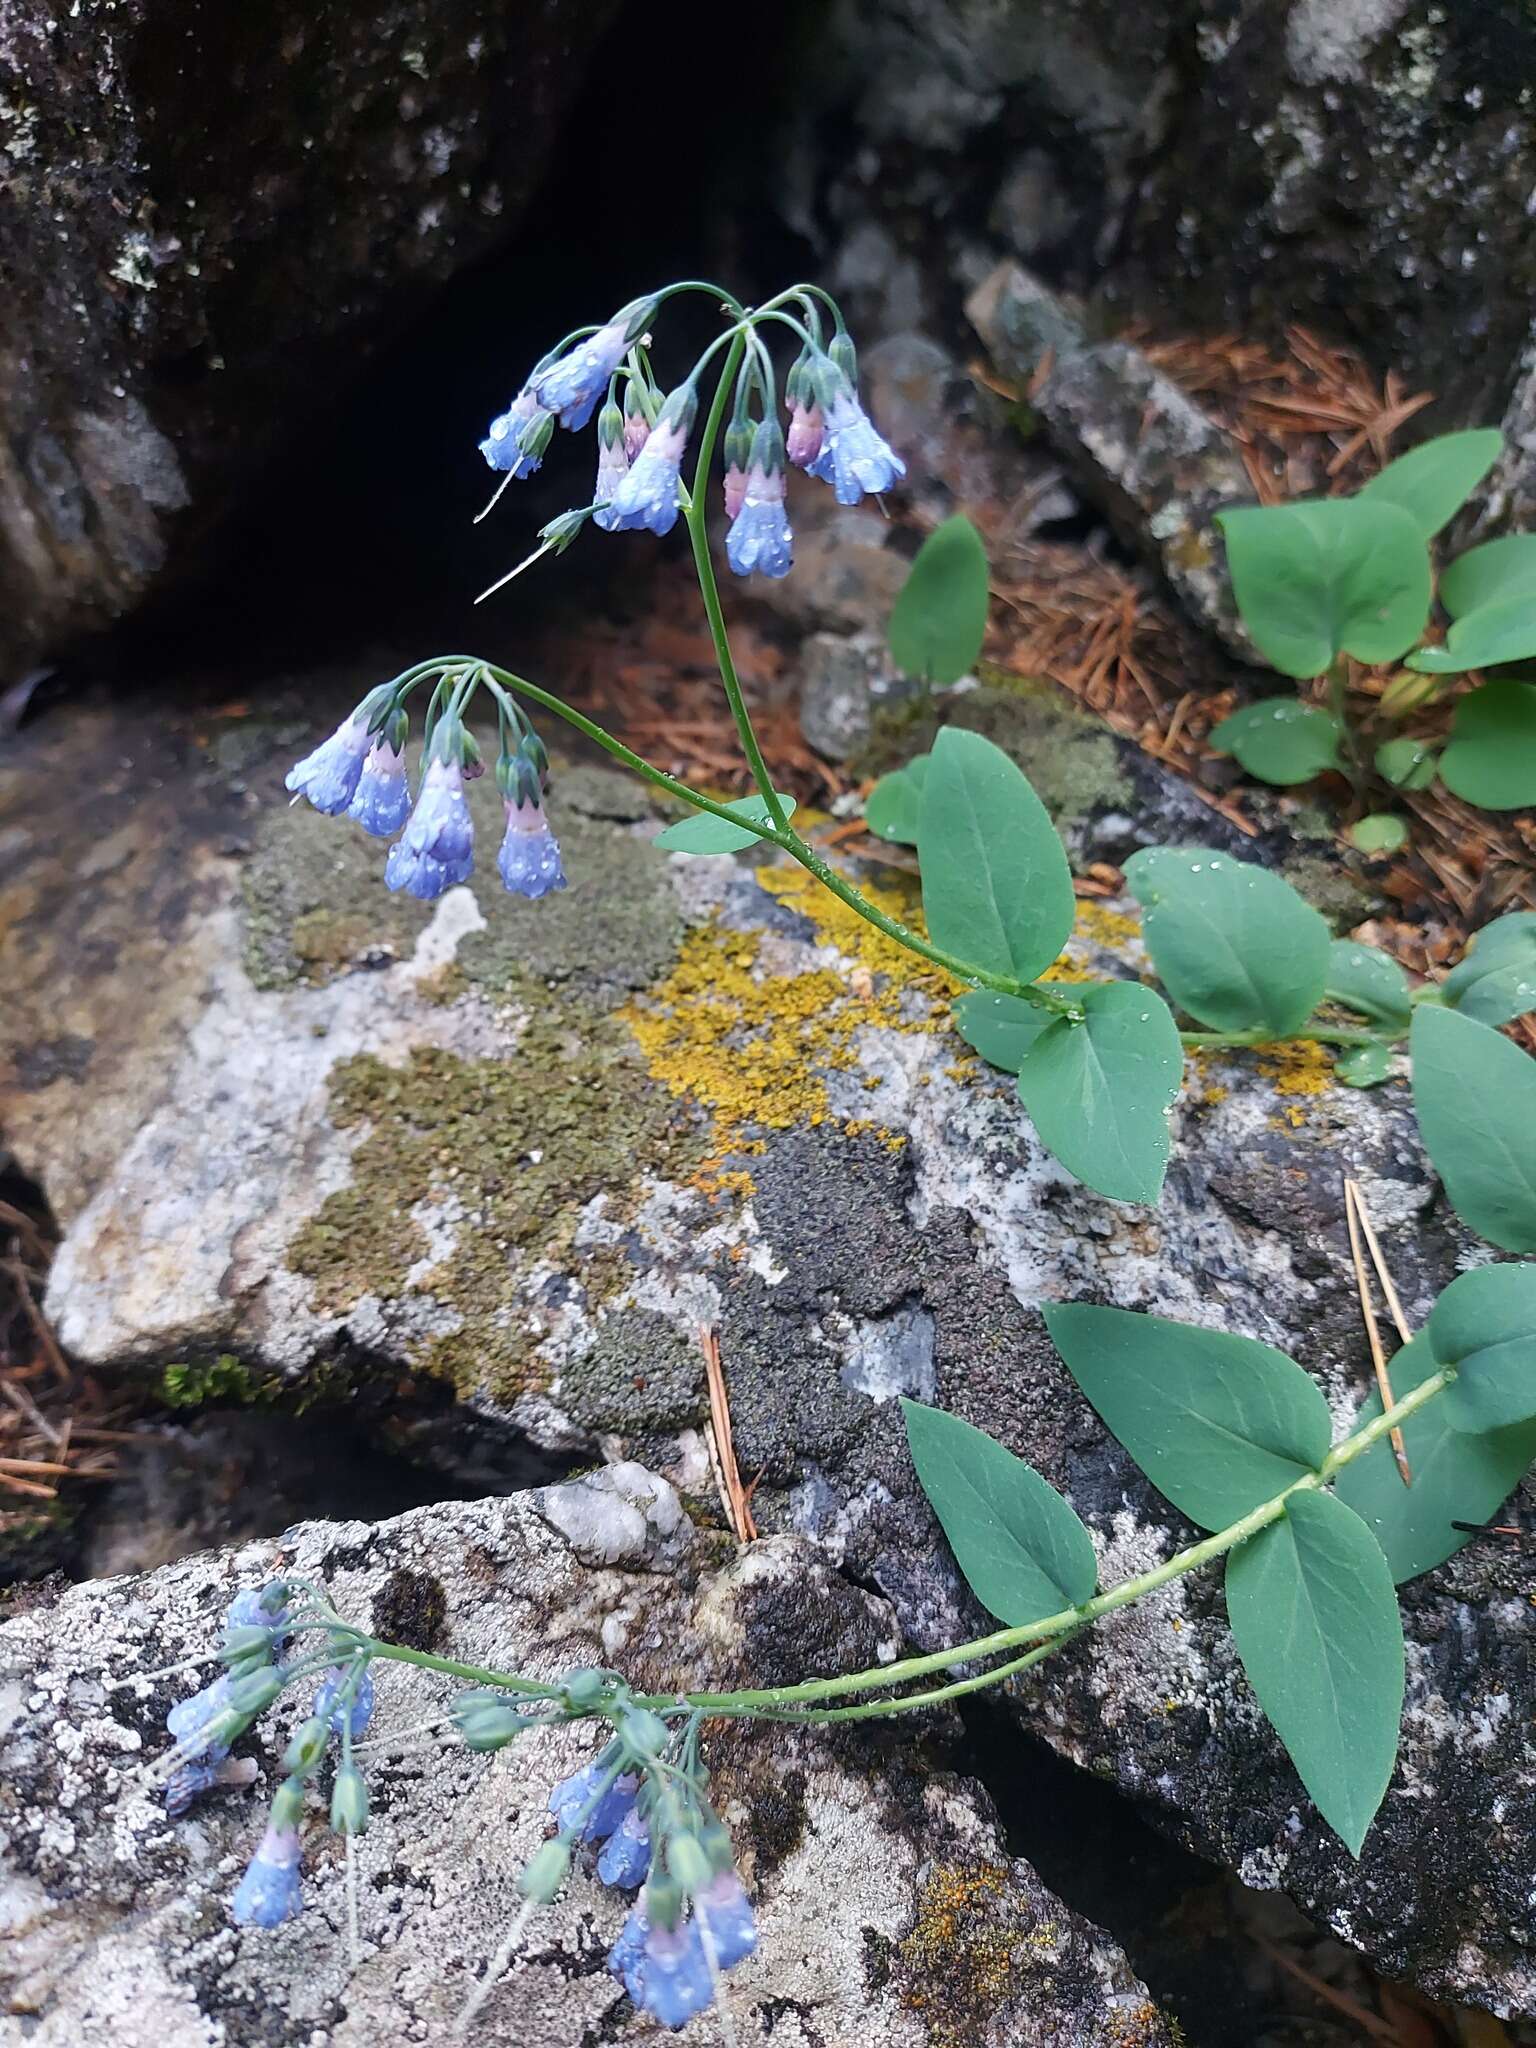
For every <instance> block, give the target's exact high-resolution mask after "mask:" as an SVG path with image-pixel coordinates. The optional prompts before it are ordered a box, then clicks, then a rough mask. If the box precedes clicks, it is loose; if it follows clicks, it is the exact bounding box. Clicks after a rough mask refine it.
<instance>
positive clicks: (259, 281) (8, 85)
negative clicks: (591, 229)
mask: <svg viewBox="0 0 1536 2048" xmlns="http://www.w3.org/2000/svg"><path fill="white" fill-rule="evenodd" d="M612 11H613V7H612V4H611V0H543V4H541V5H539V6H537V7H533V8H520V9H513V10H507V9H496V8H491V9H486V8H484V7H480V6H478V5H473V4H468V0H448V4H446V5H443V6H433V7H429V6H425V5H422V4H420V0H389V4H387V5H385V6H382V7H379V6H362V5H358V4H356V0H324V4H323V5H319V6H315V5H305V4H295V0H280V4H278V5H275V6H271V7H263V8H261V9H259V10H255V11H242V10H240V9H224V8H187V7H183V6H180V5H178V4H176V0H118V4H116V5H114V6H111V7H86V8H83V9H81V8H77V9H76V10H75V11H74V12H73V13H72V14H67V15H61V14H60V12H59V10H58V9H57V8H55V7H52V6H49V5H44V4H41V0H19V4H17V5H13V6H9V7H7V8H6V9H5V11H4V15H3V18H0V276H3V278H4V279H5V294H6V317H5V323H4V332H3V336H0V414H3V417H4V422H5V425H4V431H3V434H0V675H4V674H5V673H6V672H7V671H8V670H9V671H14V670H15V669H16V668H18V667H20V666H22V665H24V663H25V661H26V660H27V658H28V657H29V656H31V655H32V654H34V653H35V652H36V651H38V650H39V649H44V648H48V647H51V646H53V645H56V644H57V642H58V641H59V640H60V639H61V638H63V637H65V636H70V635H74V634H77V633H80V632H82V631H84V630H87V629H89V628H91V627H93V626H98V625H101V624H103V623H105V622H107V621H109V620H111V619H113V618H115V617H117V616H118V615H120V614H121V613H122V612H124V611H126V610H128V609H131V607H132V606H133V605H134V604H135V603H136V601H137V600H138V599H139V598H140V597H141V596H142V595H143V594H144V593H145V592H146V591H147V590H148V589H149V588H150V587H151V586H152V585H153V584H154V582H155V580H156V579H157V578H158V577H159V576H160V575H161V573H162V572H163V571H164V570H165V569H166V567H167V565H168V564H169V563H170V561H171V558H172V555H173V552H174V550H175V549H176V548H177V546H178V545H179V544H180V542H182V541H184V540H185V539H187V538H188V537H189V536H190V534H191V533H192V532H194V531H198V530H202V529H204V528H206V526H207V525H208V524H209V523H210V521H211V520H212V519H213V518H215V517H216V516H217V515H218V514H219V513H220V512H222V511H224V510H226V509H227V508H228V506H229V505H230V503H231V502H232V500H233V499H234V497H235V496H237V495H238V492H239V490H240V488H241V486H242V485H243V484H244V483H245V482H247V481H248V480H249V479H250V477H251V475H252V473H253V470H254V469H255V467H256V466H257V465H258V464H259V462H260V461H261V459H262V458H263V457H264V456H265V455H266V454H267V452H268V451H269V450H270V449H271V448H272V447H273V445H274V444H275V443H276V442H277V440H278V439H279V438H280V437H281V436H283V435H284V434H285V433H289V432H292V431H294V430H295V429H297V428H299V427H302V425H303V423H304V422H305V421H306V420H307V419H308V418H309V416H310V413H311V410H312V408H313V406H314V404H315V399H316V392H317V390H320V391H325V390H328V389H329V390H335V389H337V388H339V386H340V384H341V383H342V382H343V381H344V380H345V378H346V377H347V375H348V374H349V373H350V370H351V368H352V367H353V364H354V361H355V357H356V354H357V350H358V347H359V344H360V343H363V342H366V341H367V340H368V339H369V338H370V336H371V334H372V332H373V331H374V330H375V329H376V328H377V326H378V324H379V321H380V316H381V314H382V313H383V311H384V310H385V309H386V307H387V308H388V310H389V313H390V316H391V317H392V318H398V317H399V316H400V315H401V314H402V313H405V312H408V311H409V310H410V309H411V308H412V306H413V305H417V306H419V305H420V304H421V303H423V302H424V298H425V294H426V291H427V290H428V288H430V287H431V286H432V285H434V284H436V283H439V282H440V281H441V280H442V279H444V278H445V277H447V276H449V275H451V274H452V273H453V272H454V271H455V270H457V269H458V268H459V267H461V266H462V265H463V264H465V263H466V262H468V261H470V260H471V259H472V258H473V257H474V256H476V255H477V254H480V253H481V252H483V251H484V250H485V249H486V248H488V247H489V246H490V245H491V244H492V243H493V242H494V241H495V240H496V239H497V238H498V237H501V236H503V235H505V233H506V232H507V230H508V228H509V226H510V225H512V224H513V223H515V222H516V220H517V219H518V216H519V215H520V214H521V212H522V210H523V208H524V206H525V205H526V203H527V200H528V198H529V195H530V193H531V191H532V189H533V186H534V183H535V181H536V179H537V178H538V176H539V174H540V172H541V170H542V169H543V167H544V161H545V153H546V151H547V150H548V148H549V145H550V143H551V141H552V139H553V136H554V133H555V130H556V127H557V124H558V122H559V119H560V116H561V114H562V113H563V111H564V110H565V108H566V106H567V105H568V103H569V101H570V98H571V95H572V93H573V92H574V90H575V88H576V86H577V85H578V84H579V82H580V78H581V74H582V66H583V61H584V59H585V57H586V55H587V53H588V51H589V49H590V47H591V45H592V43H593V41H594V40H595V38H596V36H597V34H598V33H599V31H600V30H601V29H602V28H603V27H604V26H605V24H606V22H607V20H608V17H609V16H610V14H611V13H612Z"/></svg>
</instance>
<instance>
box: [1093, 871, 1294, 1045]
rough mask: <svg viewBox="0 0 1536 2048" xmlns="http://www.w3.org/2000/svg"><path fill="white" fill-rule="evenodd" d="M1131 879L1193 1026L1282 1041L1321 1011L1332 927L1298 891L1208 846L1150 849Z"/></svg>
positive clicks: (1155, 955)
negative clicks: (1198, 1023) (1257, 1032)
mask: <svg viewBox="0 0 1536 2048" xmlns="http://www.w3.org/2000/svg"><path fill="white" fill-rule="evenodd" d="M1125 879H1126V884H1127V886H1128V888H1129V889H1130V890H1131V893H1132V894H1133V895H1134V896H1135V898H1136V900H1137V902H1138V903H1140V904H1141V906H1142V908H1143V909H1144V911H1145V912H1146V916H1145V918H1144V920H1143V923H1142V936H1143V938H1144V939H1145V940H1146V944H1147V950H1148V951H1149V952H1150V953H1151V955H1152V959H1153V962H1154V964H1155V965H1156V968H1157V971H1158V974H1159V976H1160V977H1161V978H1162V982H1163V985H1164V987H1165V988H1166V989H1167V991H1168V993H1169V995H1170V996H1171V997H1172V998H1173V1000H1174V1002H1175V1003H1177V1004H1178V1006H1179V1007H1180V1008H1181V1009H1183V1010H1187V1011H1188V1012H1189V1014H1190V1016H1192V1017H1198V1018H1199V1019H1200V1021H1201V1023H1203V1024H1209V1025H1210V1026H1211V1027H1212V1029H1214V1030H1217V1031H1253V1030H1260V1029H1262V1030H1265V1031H1268V1032H1271V1033H1272V1034H1273V1035H1274V1036H1275V1037H1276V1038H1283V1037H1285V1035H1286V1034H1287V1033H1288V1032H1291V1031H1295V1030H1296V1029H1298V1027H1299V1026H1300V1025H1302V1024H1304V1023H1305V1022H1306V1020H1307V1018H1308V1017H1309V1016H1310V1015H1311V1014H1312V1011H1313V1010H1314V1009H1315V1008H1316V1007H1317V1004H1318V1003H1319V1001H1320V1000H1321V999H1322V994H1323V984H1324V981H1325V980H1326V978H1327V971H1328V947H1329V936H1328V927H1327V925H1326V924H1325V923H1324V922H1323V920H1322V918H1321V917H1319V915H1318V914H1317V912H1316V911H1315V910H1314V909H1313V908H1312V906H1311V905H1310V904H1309V903H1305V902H1303V901H1302V899H1301V897H1300V896H1298V895H1297V893H1296V891H1295V890H1294V889H1293V888H1292V887H1291V885H1290V883H1289V882H1286V881H1282V880H1281V878H1280V876H1278V875H1272V874H1270V873H1269V872H1268V871H1267V870H1266V869H1264V868H1256V867H1251V866H1249V864H1248V863H1247V862H1246V861H1240V860H1234V859H1233V858H1232V857H1231V855H1230V854H1225V853H1212V852H1211V851H1210V849H1209V848H1206V847H1199V846H1192V847H1148V848H1145V849H1144V850H1143V851H1142V852H1140V853H1135V854H1132V856H1131V858H1130V859H1129V860H1128V861H1127V862H1126V864H1125Z"/></svg>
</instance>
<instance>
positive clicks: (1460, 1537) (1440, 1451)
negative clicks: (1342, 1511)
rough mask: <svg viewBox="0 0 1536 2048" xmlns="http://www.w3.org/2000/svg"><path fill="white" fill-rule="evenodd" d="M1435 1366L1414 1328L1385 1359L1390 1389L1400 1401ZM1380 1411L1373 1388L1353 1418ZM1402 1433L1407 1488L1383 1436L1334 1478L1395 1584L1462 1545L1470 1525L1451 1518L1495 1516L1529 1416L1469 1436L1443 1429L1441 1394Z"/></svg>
mask: <svg viewBox="0 0 1536 2048" xmlns="http://www.w3.org/2000/svg"><path fill="white" fill-rule="evenodd" d="M1438 1369H1439V1368H1438V1365H1437V1363H1436V1360H1435V1355H1434V1352H1433V1351H1432V1350H1431V1348H1430V1343H1429V1339H1428V1337H1427V1336H1426V1335H1425V1334H1424V1333H1423V1332H1422V1331H1421V1332H1420V1333H1419V1335H1418V1336H1417V1337H1415V1338H1414V1340H1413V1342H1412V1343H1411V1344H1405V1345H1404V1346H1403V1348H1402V1350H1401V1351H1399V1352H1398V1353H1397V1355H1396V1357H1395V1358H1394V1359H1393V1360H1392V1367H1391V1371H1392V1391H1393V1393H1394V1394H1395V1395H1396V1396H1397V1398H1398V1399H1399V1400H1401V1399H1402V1398H1403V1396H1404V1395H1405V1394H1411V1393H1412V1392H1413V1390H1414V1388H1415V1387H1417V1386H1419V1385H1420V1384H1421V1383H1422V1382H1423V1381H1424V1380H1426V1379H1428V1378H1429V1376H1430V1374H1431V1373H1432V1372H1436V1371H1438ZM1380 1413H1381V1398H1380V1396H1379V1395H1377V1394H1374V1393H1373V1394H1372V1395H1371V1397H1370V1399H1369V1400H1368V1401H1367V1402H1366V1403H1365V1405H1364V1407H1363V1408H1362V1409H1361V1410H1360V1414H1359V1417H1358V1420H1359V1421H1360V1422H1362V1423H1365V1422H1374V1421H1375V1419H1376V1417H1377V1416H1378V1415H1380ZM1402 1431H1403V1448H1404V1450H1405V1451H1406V1452H1407V1454H1408V1469H1409V1471H1410V1472H1411V1473H1412V1475H1413V1484H1412V1485H1411V1486H1404V1484H1403V1479H1402V1474H1401V1473H1400V1472H1399V1471H1398V1469H1397V1460H1396V1458H1395V1457H1393V1455H1392V1446H1391V1445H1390V1444H1389V1443H1388V1442H1386V1440H1385V1439H1383V1440H1382V1442H1380V1443H1376V1444H1372V1446H1371V1448H1370V1449H1369V1450H1368V1451H1366V1452H1364V1453H1363V1454H1362V1455H1361V1456H1360V1457H1358V1458H1356V1459H1355V1461H1354V1463H1353V1464H1351V1465H1346V1466H1345V1467H1344V1469H1343V1471H1342V1472H1341V1473H1340V1474H1339V1476H1338V1478H1337V1479H1336V1480H1335V1481H1334V1491H1335V1492H1336V1493H1337V1494H1338V1496H1339V1498H1340V1499H1341V1500H1342V1501H1344V1502H1345V1503H1346V1504H1347V1505H1348V1506H1350V1507H1352V1508H1353V1509H1354V1511H1355V1513H1356V1514H1357V1515H1358V1516H1359V1517H1360V1519H1361V1521H1363V1522H1364V1523H1365V1525H1366V1527H1367V1528H1368V1529H1369V1530H1370V1532H1371V1534H1372V1535H1373V1536H1374V1537H1375V1538H1376V1541H1377V1542H1378V1543H1379V1544H1380V1545H1381V1547H1382V1549H1383V1550H1384V1551H1385V1552H1386V1557H1387V1563H1388V1565H1389V1566H1390V1568H1391V1572H1392V1576H1393V1578H1394V1579H1395V1580H1396V1581H1397V1583H1398V1584H1399V1585H1402V1583H1403V1581H1404V1580H1405V1579H1413V1578H1417V1577H1418V1575H1419V1573H1420V1572H1428V1571H1433V1570H1434V1568H1435V1566H1436V1565H1437V1564H1444V1562H1445V1560H1446V1559H1447V1558H1448V1557H1454V1556H1455V1554H1456V1552H1457V1551H1458V1550H1460V1549H1461V1547H1462V1545H1463V1544H1466V1543H1470V1542H1471V1541H1472V1536H1473V1531H1472V1529H1470V1528H1467V1529H1458V1528H1457V1527H1456V1524H1457V1523H1458V1522H1468V1523H1477V1522H1482V1521H1486V1520H1487V1519H1488V1517H1489V1516H1490V1515H1493V1514H1495V1513H1496V1512H1497V1511H1498V1508H1499V1505H1500V1503H1501V1502H1502V1501H1504V1500H1505V1499H1507V1498H1508V1496H1509V1495H1510V1494H1511V1493H1512V1492H1513V1491H1514V1489H1515V1488H1516V1487H1517V1486H1518V1485H1519V1483H1520V1480H1521V1477H1522V1475H1523V1474H1524V1473H1525V1471H1526V1470H1527V1468H1528V1467H1529V1466H1530V1464H1531V1461H1532V1460H1533V1459H1536V1422H1522V1423H1517V1424H1516V1425H1514V1426H1513V1427H1512V1428H1509V1429H1491V1430H1487V1431H1485V1432H1483V1433H1482V1434H1480V1435H1476V1436H1472V1435H1469V1434H1467V1433H1466V1432H1465V1431H1464V1430H1459V1429H1453V1428H1452V1427H1451V1424H1450V1421H1449V1418H1448V1417H1447V1414H1446V1410H1445V1396H1443V1395H1442V1397H1441V1398H1440V1399H1439V1400H1437V1401H1431V1402H1430V1404H1429V1405H1428V1407H1427V1408H1421V1409H1419V1411H1418V1413H1417V1414H1415V1415H1410V1416H1409V1417H1408V1420H1407V1421H1406V1422H1405V1423H1404V1424H1403V1425H1402Z"/></svg>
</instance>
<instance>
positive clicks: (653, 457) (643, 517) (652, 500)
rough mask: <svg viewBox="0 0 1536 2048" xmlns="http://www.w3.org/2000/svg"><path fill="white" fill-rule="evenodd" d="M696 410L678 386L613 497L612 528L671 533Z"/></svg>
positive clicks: (687, 392) (684, 388)
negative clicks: (685, 450)
mask: <svg viewBox="0 0 1536 2048" xmlns="http://www.w3.org/2000/svg"><path fill="white" fill-rule="evenodd" d="M696 409H697V402H696V400H695V398H694V395H693V392H692V391H691V390H690V389H689V387H688V386H687V385H686V384H684V385H679V387H678V388H677V390H676V391H674V392H673V393H672V394H671V396H670V397H669V398H668V399H667V402H666V404H665V405H664V406H663V407H662V409H661V416H660V418H659V419H658V420H657V422H656V424H655V426H654V427H653V428H652V429H651V432H650V436H649V438H648V439H647V441H646V444H645V446H644V447H643V448H642V449H641V451H640V453H639V455H638V456H637V457H636V459H635V462H634V464H633V466H632V468H631V469H630V472H629V474H628V476H626V477H625V478H624V480H623V482H622V483H621V484H620V485H619V487H618V489H617V490H616V491H615V492H614V494H613V498H612V500H611V505H612V510H613V514H614V518H613V526H614V528H618V529H622V530H624V531H625V532H633V531H635V530H636V529H637V528H639V527H647V528H649V530H650V531H651V532H652V533H670V532H671V530H672V528H673V526H674V525H675V524H676V523H677V513H678V471H679V469H680V468H681V465H682V460H683V450H684V449H685V448H686V447H687V445H688V430H689V428H690V427H691V426H692V424H693V415H694V412H695V411H696Z"/></svg>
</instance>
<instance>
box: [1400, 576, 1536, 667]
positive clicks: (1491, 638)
mask: <svg viewBox="0 0 1536 2048" xmlns="http://www.w3.org/2000/svg"><path fill="white" fill-rule="evenodd" d="M1532 655H1536V595H1532V594H1530V593H1527V594H1525V595H1524V596H1521V597H1511V598H1506V599H1505V600H1504V601H1503V602H1502V603H1500V604H1491V605H1487V606H1485V607H1484V609H1483V610H1481V611H1475V612H1468V613H1467V615H1466V617H1465V618H1461V619H1457V620H1456V621H1455V623H1454V624H1453V625H1452V627H1451V630H1450V632H1449V633H1447V634H1446V636H1445V645H1444V646H1443V647H1425V648H1421V649H1420V650H1419V652H1418V653H1417V654H1415V655H1413V656H1411V657H1410V659H1409V662H1408V666H1409V667H1410V668H1417V669H1424V668H1430V669H1433V670H1434V671H1436V672H1437V673H1439V674H1441V675H1460V674H1462V673H1463V672H1464V671H1465V670H1467V669H1469V668H1497V667H1498V666H1499V665H1500V663H1502V662H1513V661H1529V660H1530V658H1531V656H1532Z"/></svg>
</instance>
